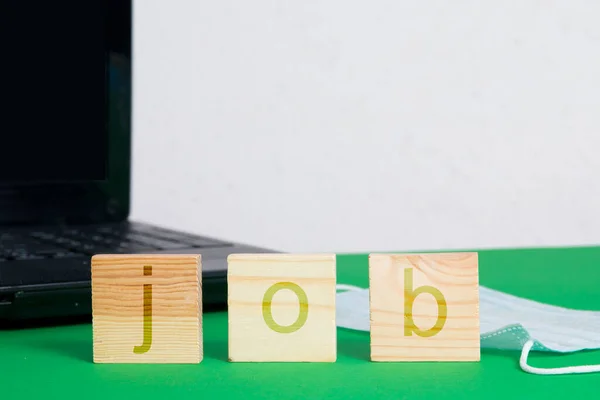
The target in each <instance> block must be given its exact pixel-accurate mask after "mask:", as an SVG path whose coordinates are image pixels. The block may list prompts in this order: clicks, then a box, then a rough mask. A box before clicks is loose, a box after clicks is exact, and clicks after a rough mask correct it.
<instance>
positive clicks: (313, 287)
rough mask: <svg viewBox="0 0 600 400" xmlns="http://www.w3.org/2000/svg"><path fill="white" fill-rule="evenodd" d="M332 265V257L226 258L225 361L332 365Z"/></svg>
mask: <svg viewBox="0 0 600 400" xmlns="http://www.w3.org/2000/svg"><path fill="white" fill-rule="evenodd" d="M335 266H336V258H335V255H294V254H232V255H230V256H229V258H228V291H229V293H228V316H229V360H230V361H234V362H236V361H238V362H243V361H247V362H270V361H273V362H334V361H335V360H336V325H335V294H336V289H335V283H336V275H335Z"/></svg>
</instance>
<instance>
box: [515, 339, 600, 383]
mask: <svg viewBox="0 0 600 400" xmlns="http://www.w3.org/2000/svg"><path fill="white" fill-rule="evenodd" d="M534 344H535V341H534V340H529V341H527V343H525V346H523V350H522V351H521V360H520V364H521V369H523V371H525V372H529V373H530V374H536V375H566V374H587V373H590V372H600V364H599V365H579V366H571V367H562V368H537V367H532V366H531V365H529V364H527V357H528V356H529V352H530V351H531V349H532V348H533V345H534Z"/></svg>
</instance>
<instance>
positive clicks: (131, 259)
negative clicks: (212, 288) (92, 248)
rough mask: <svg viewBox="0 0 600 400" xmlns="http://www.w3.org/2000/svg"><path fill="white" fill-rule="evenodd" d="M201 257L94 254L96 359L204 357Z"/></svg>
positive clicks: (190, 359)
mask: <svg viewBox="0 0 600 400" xmlns="http://www.w3.org/2000/svg"><path fill="white" fill-rule="evenodd" d="M201 270H202V267H201V257H200V255H194V254H186V255H163V254H152V255H123V254H119V255H97V256H94V257H92V309H93V332H94V362H96V363H199V362H200V361H201V360H202V287H201V284H202V273H201Z"/></svg>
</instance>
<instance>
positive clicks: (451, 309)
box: [369, 253, 480, 361]
mask: <svg viewBox="0 0 600 400" xmlns="http://www.w3.org/2000/svg"><path fill="white" fill-rule="evenodd" d="M369 280H370V286H369V288H370V298H371V306H370V307H371V360H373V361H479V359H480V338H479V276H478V255H477V253H438V254H371V255H370V257H369Z"/></svg>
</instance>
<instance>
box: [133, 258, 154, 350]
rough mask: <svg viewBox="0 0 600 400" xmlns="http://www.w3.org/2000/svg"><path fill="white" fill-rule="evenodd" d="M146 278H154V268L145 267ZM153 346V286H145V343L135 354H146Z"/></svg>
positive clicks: (134, 348) (138, 347)
mask: <svg viewBox="0 0 600 400" xmlns="http://www.w3.org/2000/svg"><path fill="white" fill-rule="evenodd" d="M144 276H152V266H151V265H144ZM150 346H152V285H151V284H144V342H143V343H142V345H141V346H134V347H133V352H134V353H135V354H144V353H146V352H147V351H148V350H150Z"/></svg>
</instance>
